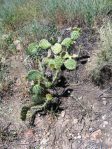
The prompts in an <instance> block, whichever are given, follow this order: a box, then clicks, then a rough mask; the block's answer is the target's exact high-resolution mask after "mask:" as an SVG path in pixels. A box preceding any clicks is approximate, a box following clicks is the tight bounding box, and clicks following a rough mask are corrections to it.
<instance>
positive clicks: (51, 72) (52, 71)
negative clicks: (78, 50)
mask: <svg viewBox="0 0 112 149" xmlns="http://www.w3.org/2000/svg"><path fill="white" fill-rule="evenodd" d="M79 35H80V30H79V29H77V28H76V29H74V30H73V31H72V33H71V37H69V38H65V39H64V40H63V41H62V42H61V43H55V44H54V45H52V44H51V43H50V42H49V41H48V40H46V39H42V40H41V41H40V42H39V43H31V44H30V45H29V46H28V48H27V49H26V51H27V53H28V54H29V55H30V56H33V57H34V56H35V59H36V63H37V64H38V68H37V70H31V71H29V72H28V75H27V77H26V78H27V80H28V81H30V82H32V83H31V84H32V86H31V89H30V93H31V95H32V104H31V105H29V106H28V107H27V108H26V106H25V107H23V109H22V111H21V119H22V120H25V118H26V115H27V111H28V110H30V111H32V113H33V115H34V114H35V113H36V111H39V110H40V111H41V110H47V109H48V107H49V105H52V104H53V103H54V102H55V100H54V99H55V97H56V96H57V95H56V94H55V93H54V90H55V88H56V84H57V81H58V79H59V76H60V73H61V72H62V67H63V66H64V67H65V69H68V70H74V69H76V67H77V62H76V57H78V55H75V58H74V55H73V54H71V48H72V45H73V44H74V43H75V40H76V39H78V37H79ZM42 51H44V52H45V51H46V53H48V52H50V54H48V56H43V55H42V54H41V55H39V53H41V52H42ZM51 107H52V106H51ZM31 115H32V114H31ZM31 117H32V116H31Z"/></svg>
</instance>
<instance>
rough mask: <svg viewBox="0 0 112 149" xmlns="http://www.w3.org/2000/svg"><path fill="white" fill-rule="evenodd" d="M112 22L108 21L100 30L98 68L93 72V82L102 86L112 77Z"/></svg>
mask: <svg viewBox="0 0 112 149" xmlns="http://www.w3.org/2000/svg"><path fill="white" fill-rule="evenodd" d="M111 39H112V22H111V21H110V20H107V19H106V21H105V22H104V25H103V26H102V27H101V29H100V40H101V41H100V49H101V52H99V54H98V60H97V67H96V68H95V69H94V70H93V72H92V78H93V81H94V82H95V83H96V84H97V85H100V86H103V84H104V83H105V82H106V81H108V80H110V78H111V77H112V67H111V65H112V42H111Z"/></svg>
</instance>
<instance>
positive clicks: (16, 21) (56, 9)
mask: <svg viewBox="0 0 112 149" xmlns="http://www.w3.org/2000/svg"><path fill="white" fill-rule="evenodd" d="M0 3H1V5H0V22H2V24H3V26H4V28H5V29H7V30H17V29H18V28H21V26H22V27H23V26H24V25H26V24H27V22H30V21H32V20H33V19H36V20H38V21H40V19H42V18H45V19H48V20H50V21H52V22H55V23H56V22H60V21H63V19H67V20H68V21H71V20H74V19H75V17H79V19H80V17H81V18H83V19H84V21H85V22H87V23H89V24H91V23H92V22H93V21H94V18H95V17H96V16H97V15H100V14H103V13H104V14H105V13H106V12H108V10H109V9H110V8H111V6H112V1H111V0H38V1H37V0H1V1H0ZM0 26H1V25H0Z"/></svg>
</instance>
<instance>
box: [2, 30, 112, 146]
mask: <svg viewBox="0 0 112 149" xmlns="http://www.w3.org/2000/svg"><path fill="white" fill-rule="evenodd" d="M88 34H89V35H90V36H89V37H91V38H90V39H88ZM94 38H95V37H94V35H92V32H88V31H87V32H86V33H85V34H84V35H83V37H82V39H80V43H82V45H83V47H84V49H83V50H84V51H86V52H87V53H89V55H90V59H89V61H88V62H87V63H86V64H80V65H79V69H78V70H77V72H72V73H71V74H69V79H70V84H71V85H70V86H69V88H71V89H73V91H72V92H71V96H70V97H65V98H62V99H61V100H62V104H61V106H62V107H63V109H64V110H63V111H62V112H60V113H59V114H58V116H57V117H56V116H55V115H53V114H48V115H46V116H40V115H39V114H38V115H37V116H36V119H35V127H29V126H28V125H27V123H24V122H22V121H21V119H20V110H21V107H22V105H23V104H24V103H25V102H26V101H27V100H29V97H28V94H27V82H26V81H25V76H26V73H27V70H26V68H25V66H24V64H25V63H24V60H25V55H24V53H23V52H18V53H17V54H16V55H15V56H12V57H11V58H10V63H11V68H10V73H9V76H10V78H11V79H12V80H14V84H13V85H12V91H13V94H12V95H7V96H5V97H4V98H3V100H2V103H1V104H0V132H1V133H0V136H1V137H0V148H1V149H112V112H111V111H112V100H111V98H112V95H111V94H112V91H111V89H110V88H109V89H108V90H101V89H99V88H98V87H96V86H95V85H93V83H92V82H91V79H90V77H89V72H88V70H89V69H88V67H90V66H91V65H90V64H92V63H91V61H92V60H94V59H93V58H92V54H93V53H95V50H96V49H97V48H96V43H97V41H96V40H94ZM88 43H89V48H87V47H88ZM66 75H68V74H66ZM76 76H77V80H76Z"/></svg>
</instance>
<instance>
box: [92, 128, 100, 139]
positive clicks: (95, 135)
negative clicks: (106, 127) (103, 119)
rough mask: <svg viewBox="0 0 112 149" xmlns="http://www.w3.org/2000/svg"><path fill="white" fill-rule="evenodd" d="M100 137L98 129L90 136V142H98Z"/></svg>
mask: <svg viewBox="0 0 112 149" xmlns="http://www.w3.org/2000/svg"><path fill="white" fill-rule="evenodd" d="M101 137H102V132H101V130H100V129H98V130H96V131H94V132H93V133H92V134H91V139H92V140H99V139H101Z"/></svg>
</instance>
